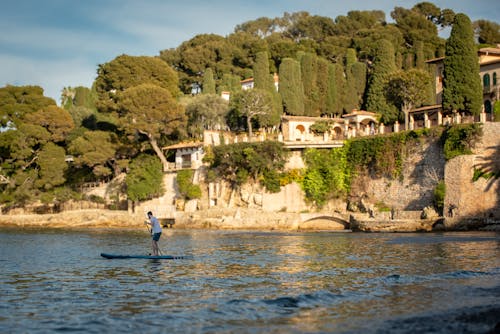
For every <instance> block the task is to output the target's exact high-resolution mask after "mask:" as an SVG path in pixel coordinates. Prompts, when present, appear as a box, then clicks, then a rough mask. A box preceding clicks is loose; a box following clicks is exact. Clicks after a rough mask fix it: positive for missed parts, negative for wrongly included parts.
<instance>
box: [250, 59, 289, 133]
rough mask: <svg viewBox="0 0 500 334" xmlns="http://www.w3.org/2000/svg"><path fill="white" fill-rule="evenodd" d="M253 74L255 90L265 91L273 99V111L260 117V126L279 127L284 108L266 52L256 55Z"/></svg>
mask: <svg viewBox="0 0 500 334" xmlns="http://www.w3.org/2000/svg"><path fill="white" fill-rule="evenodd" d="M253 73H254V77H253V79H254V88H255V89H262V90H265V91H266V92H268V93H269V95H270V96H271V99H272V108H271V109H272V110H271V111H270V112H269V113H267V114H266V115H264V116H260V117H259V122H260V125H262V126H273V125H279V123H280V117H281V112H282V108H283V107H282V105H281V96H280V95H279V93H278V91H277V90H276V86H275V85H274V76H273V75H272V74H270V73H269V57H268V53H267V52H266V51H262V52H259V53H257V54H256V57H255V63H254V66H253Z"/></svg>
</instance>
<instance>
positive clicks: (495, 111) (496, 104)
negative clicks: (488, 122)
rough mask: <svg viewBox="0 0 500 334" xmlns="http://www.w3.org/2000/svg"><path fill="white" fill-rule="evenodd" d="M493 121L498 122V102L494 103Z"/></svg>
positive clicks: (499, 114) (499, 110) (499, 106)
mask: <svg viewBox="0 0 500 334" xmlns="http://www.w3.org/2000/svg"><path fill="white" fill-rule="evenodd" d="M493 119H494V120H495V122H500V101H496V102H495V106H494V107H493Z"/></svg>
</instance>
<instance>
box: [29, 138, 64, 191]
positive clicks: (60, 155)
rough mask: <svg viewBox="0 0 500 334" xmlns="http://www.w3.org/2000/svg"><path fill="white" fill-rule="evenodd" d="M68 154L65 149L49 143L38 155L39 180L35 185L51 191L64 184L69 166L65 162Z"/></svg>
mask: <svg viewBox="0 0 500 334" xmlns="http://www.w3.org/2000/svg"><path fill="white" fill-rule="evenodd" d="M65 156H66V152H65V151H64V148H62V147H60V146H57V145H56V144H54V143H52V142H48V143H47V144H46V145H44V147H43V148H42V150H41V151H40V153H39V154H38V161H37V163H38V166H39V172H38V175H39V178H38V179H37V180H36V182H35V185H36V186H37V187H38V188H40V189H45V190H50V189H53V188H54V187H56V186H58V185H61V184H63V183H64V182H65V181H66V179H65V177H64V172H65V171H66V169H67V164H66V162H65V160H64V158H65Z"/></svg>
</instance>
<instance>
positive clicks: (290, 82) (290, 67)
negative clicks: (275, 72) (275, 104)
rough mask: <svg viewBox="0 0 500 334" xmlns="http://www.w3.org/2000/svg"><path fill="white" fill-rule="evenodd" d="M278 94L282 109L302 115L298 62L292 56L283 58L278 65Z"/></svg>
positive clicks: (302, 98)
mask: <svg viewBox="0 0 500 334" xmlns="http://www.w3.org/2000/svg"><path fill="white" fill-rule="evenodd" d="M279 76H280V94H281V98H282V101H283V109H284V111H285V113H287V114H288V115H294V116H303V115H304V90H303V87H302V78H301V73H300V64H299V62H298V61H296V60H294V59H292V58H284V59H283V61H282V62H281V64H280V67H279Z"/></svg>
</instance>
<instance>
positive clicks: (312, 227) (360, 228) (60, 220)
mask: <svg viewBox="0 0 500 334" xmlns="http://www.w3.org/2000/svg"><path fill="white" fill-rule="evenodd" d="M144 219H145V217H144V215H142V214H130V213H128V212H127V211H111V210H101V209H87V210H76V211H66V212H63V213H57V214H22V215H0V227H22V228H36V227H38V228H126V229H134V228H137V229H142V228H144V224H143V222H144ZM164 223H165V221H164ZM174 228H177V229H221V230H259V231H337V232H348V231H354V232H432V231H500V221H497V220H488V219H482V218H477V217H471V218H466V219H464V218H460V219H450V218H446V219H444V218H436V219H394V220H392V219H385V220H384V219H374V218H366V217H365V216H360V215H358V216H354V215H351V216H350V218H349V222H348V223H347V224H343V223H341V222H338V221H332V220H327V219H314V220H310V221H302V218H301V214H300V213H288V212H262V211H259V210H250V209H237V210H217V211H214V210H206V211H203V212H202V211H198V212H196V213H183V212H180V213H178V215H177V216H176V219H175V224H174Z"/></svg>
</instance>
